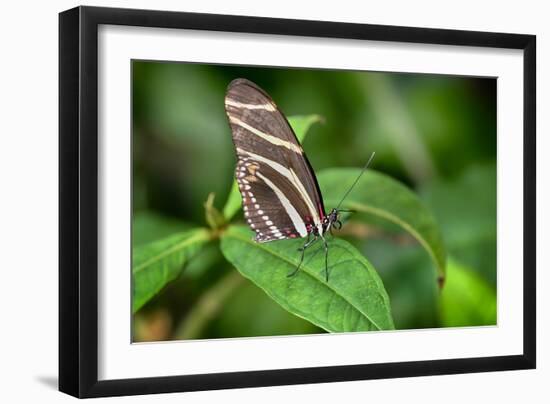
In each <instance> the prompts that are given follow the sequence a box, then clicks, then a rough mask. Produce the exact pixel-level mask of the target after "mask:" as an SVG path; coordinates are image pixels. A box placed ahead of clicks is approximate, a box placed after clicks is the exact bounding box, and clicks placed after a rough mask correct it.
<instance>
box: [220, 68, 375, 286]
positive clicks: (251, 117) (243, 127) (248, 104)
mask: <svg viewBox="0 0 550 404" xmlns="http://www.w3.org/2000/svg"><path fill="white" fill-rule="evenodd" d="M225 112H226V114H227V118H228V120H229V124H230V126H231V131H232V134H233V143H234V145H235V151H236V153H237V159H238V161H237V167H236V172H235V176H236V179H237V183H238V186H239V190H240V193H241V197H242V201H243V210H244V216H245V218H246V221H247V222H248V225H249V226H250V228H251V229H252V230H253V231H255V232H256V237H255V239H254V240H255V241H257V242H260V243H264V242H268V241H274V240H283V239H288V238H299V237H307V241H306V242H305V244H304V245H303V247H302V248H300V251H301V252H302V255H301V259H300V264H299V265H298V266H297V267H296V269H295V270H294V271H292V272H291V273H290V274H289V276H292V275H294V274H295V273H296V272H297V271H298V269H299V268H300V266H301V264H302V261H303V259H304V252H305V250H306V249H307V248H308V247H309V246H310V245H312V244H313V243H314V242H315V241H317V240H319V239H321V240H322V241H323V244H324V248H325V278H326V280H327V282H328V244H327V241H326V238H325V234H326V233H327V232H329V231H330V230H331V229H332V227H335V228H340V227H341V226H342V223H341V222H340V220H339V213H340V212H342V211H343V210H341V209H338V208H339V205H340V204H339V205H338V206H337V207H336V208H333V209H332V210H331V211H330V213H329V214H328V215H327V214H326V212H325V207H324V205H323V199H322V196H321V191H320V189H319V184H318V183H317V178H316V177H315V174H314V172H313V169H312V168H311V164H310V163H309V161H308V159H307V157H306V155H305V153H304V150H303V149H302V146H301V145H300V143H299V142H298V139H297V138H296V135H295V134H294V131H293V130H292V128H291V126H290V124H289V123H288V121H287V119H286V118H285V116H284V115H283V113H282V112H281V111H280V110H279V109H278V108H277V106H276V105H275V103H274V102H273V100H272V99H271V97H270V96H269V95H268V94H267V93H266V92H265V91H264V90H262V89H261V88H260V87H258V86H257V85H256V84H254V83H252V82H251V81H249V80H246V79H236V80H233V81H232V82H231V83H230V84H229V86H228V88H227V93H226V96H225ZM371 159H372V156H371ZM371 159H369V162H370V160H371ZM367 165H368V162H367ZM367 165H365V168H364V169H366V167H367ZM364 169H363V171H362V172H361V174H362V173H363V172H364ZM361 174H360V175H359V177H360V176H361ZM359 177H357V179H356V181H355V183H357V181H358V180H359ZM355 183H354V184H353V185H352V187H353V186H354V185H355ZM350 190H351V188H350ZM348 192H349V191H348ZM346 195H347V193H346ZM344 197H345V196H344ZM342 200H343V199H342ZM340 203H341V202H340Z"/></svg>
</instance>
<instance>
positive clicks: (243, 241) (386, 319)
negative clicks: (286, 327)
mask: <svg viewBox="0 0 550 404" xmlns="http://www.w3.org/2000/svg"><path fill="white" fill-rule="evenodd" d="M252 237H253V234H252V232H251V231H249V230H248V229H247V228H245V227H242V226H231V227H229V228H228V230H227V231H226V232H225V233H224V234H223V236H222V242H221V248H222V252H223V254H224V255H225V257H226V258H227V259H228V260H229V261H230V262H231V263H232V264H233V265H234V266H235V267H236V268H237V269H238V270H239V272H240V273H241V274H242V275H243V276H245V277H246V278H249V279H250V280H251V281H252V282H254V283H255V284H256V285H258V286H259V287H260V288H262V289H263V290H264V291H265V292H266V293H267V294H268V295H269V296H270V297H271V298H272V299H273V300H275V301H276V302H277V303H278V304H279V305H281V306H282V307H283V308H284V309H286V310H288V311H289V312H291V313H293V314H295V315H296V316H299V317H302V318H304V319H306V320H308V321H310V322H311V323H313V324H315V325H317V326H319V327H321V328H323V329H325V330H327V331H329V332H349V331H369V330H388V329H393V328H394V325H393V320H392V316H391V311H390V302H389V298H388V295H387V293H386V290H385V289H384V286H383V284H382V281H381V280H380V278H379V277H378V274H377V273H376V271H375V270H374V268H373V266H372V265H371V264H370V263H369V262H368V261H367V260H366V259H365V257H363V256H362V255H361V254H360V253H359V252H358V251H357V250H356V249H355V248H354V247H353V246H352V245H351V244H349V243H348V242H346V241H344V240H340V239H336V238H334V239H332V238H331V239H329V240H328V243H329V273H330V277H329V282H328V283H327V282H326V281H325V256H324V248H323V245H322V242H320V241H319V242H317V243H316V244H314V245H312V246H311V247H310V248H308V250H307V251H306V255H305V259H304V262H303V264H302V266H301V269H300V271H299V272H298V273H297V274H296V275H295V276H293V277H290V278H289V277H287V274H288V273H289V272H292V271H293V270H294V269H295V268H296V267H297V265H298V263H299V260H300V253H299V252H298V251H297V249H298V247H300V246H302V244H303V242H304V240H300V239H298V240H281V241H277V242H272V243H256V242H254V241H253V239H252ZM258 315H260V314H258Z"/></svg>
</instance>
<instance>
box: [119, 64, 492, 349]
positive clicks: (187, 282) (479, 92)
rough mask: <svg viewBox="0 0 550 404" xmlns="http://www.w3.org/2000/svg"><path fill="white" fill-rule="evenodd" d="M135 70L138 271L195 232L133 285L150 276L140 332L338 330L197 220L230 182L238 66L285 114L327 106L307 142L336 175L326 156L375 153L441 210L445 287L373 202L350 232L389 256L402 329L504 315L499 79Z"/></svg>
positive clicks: (379, 263) (145, 335)
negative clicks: (158, 272)
mask: <svg viewBox="0 0 550 404" xmlns="http://www.w3.org/2000/svg"><path fill="white" fill-rule="evenodd" d="M132 69H133V75H132V77H133V83H132V91H133V94H132V99H133V114H132V116H133V134H132V136H133V215H134V220H133V228H132V233H133V235H132V236H133V247H134V264H133V265H134V271H135V270H136V266H139V265H142V266H143V265H145V266H147V265H148V261H147V260H148V257H150V256H151V252H155V251H169V249H170V248H174V246H176V247H178V246H182V245H183V246H187V245H189V246H190V247H189V248H187V247H185V248H183V249H181V248H179V247H178V248H179V249H177V251H178V254H176V255H171V256H170V257H169V259H170V260H171V264H170V266H169V267H170V268H172V269H174V268H175V270H172V271H164V272H163V273H162V278H159V277H153V278H147V276H148V275H147V274H145V273H141V274H140V276H142V277H141V278H140V279H138V280H136V279H137V277H134V285H133V287H134V293H136V288H141V287H145V288H146V289H147V290H146V291H145V292H144V293H141V294H140V296H145V295H146V297H147V298H146V299H145V298H144V299H143V301H139V302H136V301H134V302H133V303H134V307H135V308H136V310H135V314H134V319H133V320H134V321H133V325H134V330H133V331H134V333H133V338H134V341H158V340H173V339H187V338H227V337H243V336H265V335H289V334H307V333H321V332H326V331H325V330H326V329H329V328H327V327H324V328H320V327H319V323H317V324H314V323H312V322H310V321H307V320H305V319H304V318H302V316H299V315H295V314H291V313H290V312H289V311H287V310H288V307H286V306H285V305H284V304H282V303H281V301H279V300H277V297H276V296H272V295H270V294H269V293H265V292H264V290H263V289H262V288H261V287H258V286H257V282H256V284H255V283H253V282H252V281H251V280H249V279H248V276H247V277H244V276H242V275H241V273H243V274H244V272H243V271H241V272H237V271H236V270H235V268H234V267H233V266H232V264H231V263H230V261H231V260H228V259H226V258H225V257H224V255H222V251H221V250H220V240H218V239H213V240H212V239H211V238H210V237H209V236H208V235H207V234H206V233H204V232H202V230H197V229H198V228H199V227H203V228H204V227H208V225H207V223H206V219H205V202H206V201H207V199H208V195H209V194H210V193H214V194H215V196H216V198H215V199H214V200H212V199H210V201H209V202H210V205H209V206H210V207H211V208H217V210H214V209H211V210H210V211H211V212H216V211H222V209H223V207H224V203H225V200H226V198H227V195H228V194H229V192H230V189H231V186H232V181H233V172H234V165H235V156H234V150H233V145H232V142H231V134H230V129H229V126H228V124H227V120H226V117H225V112H224V105H223V98H224V94H225V88H226V86H227V84H228V83H229V82H230V81H231V80H232V79H234V78H237V77H244V78H247V79H249V80H252V81H254V82H256V83H257V84H258V85H260V86H261V87H262V88H264V89H265V90H266V91H267V92H268V93H269V94H270V95H271V96H272V97H273V99H274V100H275V102H276V103H277V104H278V106H279V107H280V108H281V109H282V110H283V111H284V113H285V114H286V115H287V116H296V115H311V114H316V115H319V116H321V117H322V119H323V123H316V124H314V125H312V126H311V128H310V129H309V131H308V135H307V138H306V139H305V140H304V143H303V146H304V149H305V151H306V153H307V154H308V158H309V160H310V161H311V163H312V165H313V167H314V169H315V171H316V172H317V173H318V174H319V173H321V174H319V175H320V177H326V181H328V183H330V178H329V177H330V175H331V172H333V171H331V170H326V169H333V168H346V167H350V168H351V167H355V168H357V167H361V166H362V165H363V164H364V163H365V161H366V159H367V158H368V157H369V156H370V154H371V153H372V152H373V151H376V158H375V160H374V162H373V164H372V168H373V169H374V170H375V171H377V172H379V173H384V174H386V175H387V176H389V177H391V178H393V179H394V180H396V181H399V182H401V183H402V184H404V185H405V186H407V187H408V188H410V189H411V190H412V191H413V192H414V193H415V194H416V197H417V198H418V199H419V203H421V204H422V205H423V206H424V207H426V208H427V211H429V212H431V214H432V215H433V217H435V220H436V222H437V225H438V231H439V232H440V233H441V235H442V238H443V240H444V243H445V247H446V272H447V279H446V282H445V286H444V287H443V288H442V289H439V288H438V285H437V282H435V279H436V276H435V273H436V266H435V265H434V260H433V259H431V257H430V255H429V254H427V253H426V249H424V248H422V246H421V245H420V244H419V243H418V242H417V241H416V240H415V239H414V238H413V237H411V235H410V234H409V233H406V232H403V230H402V229H401V228H400V227H398V226H395V225H392V224H391V223H387V222H384V221H381V220H380V219H379V218H376V217H371V216H369V214H368V212H363V213H358V214H357V215H352V216H350V217H349V218H348V222H347V223H346V224H345V226H344V229H343V231H342V232H341V233H340V234H339V235H338V238H339V239H343V240H347V241H348V242H349V243H351V244H352V245H353V246H355V248H356V249H357V251H359V252H360V253H361V254H362V255H363V256H364V257H366V259H368V264H366V265H369V268H370V265H371V264H372V266H373V268H375V269H376V271H377V273H378V275H379V277H380V278H381V280H382V282H383V285H384V288H385V291H386V292H387V295H388V296H389V301H390V302H391V318H393V323H394V325H395V328H396V329H409V328H425V327H445V326H472V325H490V324H496V80H494V79H483V78H467V77H448V76H436V75H419V74H395V73H391V74H389V73H370V72H339V71H323V70H305V69H277V68H253V67H237V66H209V65H198V64H184V63H156V62H141V61H134V62H133V64H132ZM351 172H355V171H353V170H352V171H350V173H351ZM351 180H353V178H352V179H351ZM344 185H345V184H343V185H342V186H344ZM332 188H337V187H336V186H334V187H332ZM361 192H367V193H369V194H370V195H371V197H373V195H374V197H375V196H376V193H377V192H379V197H380V198H383V197H391V195H388V194H387V193H385V192H386V191H384V190H383V189H369V188H366V190H365V191H361ZM340 193H341V192H340V191H339V190H334V195H340ZM326 194H327V195H325V199H326V203H325V205H326V208H327V209H330V208H331V207H332V205H331V203H332V199H333V196H332V194H330V190H329V191H327V192H326ZM387 203H391V198H390V199H388V202H387ZM408 214H410V215H412V216H413V217H411V220H413V221H414V220H417V219H418V218H416V217H414V216H415V214H414V211H412V213H411V212H408ZM418 214H420V213H418ZM210 219H211V220H214V221H215V220H216V218H212V217H210ZM233 221H234V222H237V223H238V222H242V213H240V212H239V213H236V215H235V217H234V219H233ZM231 234H232V233H230V234H229V235H231ZM189 240H191V242H190V241H189ZM342 242H343V241H342ZM224 243H225V245H223V244H224ZM283 243H284V242H283ZM336 243H338V242H336ZM269 244H273V246H274V247H273V246H272V247H273V248H275V249H277V248H279V247H277V246H275V245H276V244H278V243H269ZM346 245H347V244H346ZM222 248H224V249H225V250H224V253H225V254H226V256H229V255H228V254H230V251H231V249H232V248H235V246H233V245H230V244H229V241H227V240H226V239H222ZM270 248H271V247H270ZM291 249H292V254H294V253H295V254H296V256H297V257H298V255H299V253H298V252H297V251H295V248H294V246H293V247H292V248H291ZM238 255H239V254H236V257H238ZM235 259H237V258H235ZM121 270H127V269H126V268H123V269H121ZM337 270H339V269H336V270H335V271H337ZM159 279H160V280H159ZM255 281H257V279H255ZM335 282H337V281H335ZM143 285H145V286H143ZM291 311H292V310H291ZM391 318H390V320H389V321H390V323H391Z"/></svg>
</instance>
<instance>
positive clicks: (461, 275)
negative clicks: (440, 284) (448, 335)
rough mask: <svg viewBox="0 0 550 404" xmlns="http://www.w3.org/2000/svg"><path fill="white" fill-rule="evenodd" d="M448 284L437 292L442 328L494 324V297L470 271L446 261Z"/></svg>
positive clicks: (453, 261) (482, 281) (495, 306)
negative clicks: (447, 263)
mask: <svg viewBox="0 0 550 404" xmlns="http://www.w3.org/2000/svg"><path fill="white" fill-rule="evenodd" d="M448 276H449V279H448V282H447V286H446V287H445V289H443V291H442V293H441V302H440V307H441V322H442V324H443V325H444V326H446V327H461V326H479V325H495V324H496V319H497V296H496V292H495V290H494V289H493V288H491V287H490V286H489V284H488V283H487V282H486V281H485V280H484V279H483V278H482V277H481V276H479V275H478V274H477V273H476V272H474V271H473V270H472V269H471V268H468V267H466V266H464V265H461V264H459V263H458V262H456V261H455V260H452V259H450V260H449V265H448Z"/></svg>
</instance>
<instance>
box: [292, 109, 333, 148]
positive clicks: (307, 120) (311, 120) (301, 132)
mask: <svg viewBox="0 0 550 404" xmlns="http://www.w3.org/2000/svg"><path fill="white" fill-rule="evenodd" d="M323 122H324V118H323V117H322V116H321V115H316V114H312V115H294V116H289V117H288V123H289V124H290V126H292V130H294V133H295V134H296V137H297V138H298V141H299V142H300V143H303V141H304V139H305V138H306V135H307V133H308V131H309V128H311V126H312V125H313V124H315V123H323Z"/></svg>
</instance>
